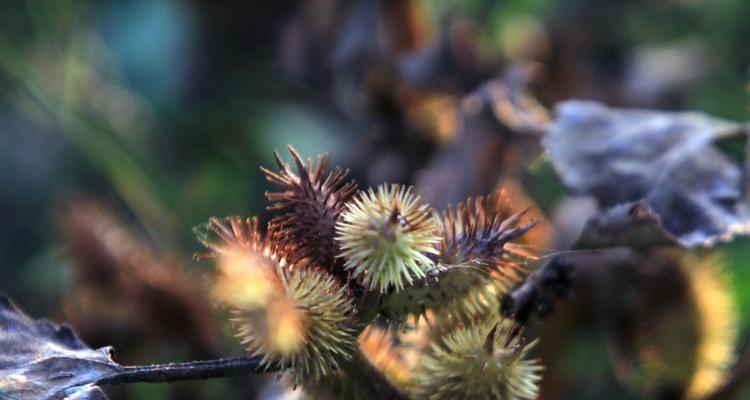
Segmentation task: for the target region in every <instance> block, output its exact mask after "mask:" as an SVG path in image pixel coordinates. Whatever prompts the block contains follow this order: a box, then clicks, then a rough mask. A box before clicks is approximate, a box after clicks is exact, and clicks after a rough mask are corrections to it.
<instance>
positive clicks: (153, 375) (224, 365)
mask: <svg viewBox="0 0 750 400" xmlns="http://www.w3.org/2000/svg"><path fill="white" fill-rule="evenodd" d="M260 360H261V358H260V357H252V358H249V357H238V358H222V359H218V360H205V361H190V362H184V363H173V364H158V365H147V366H136V367H122V369H121V370H120V371H119V372H118V373H116V374H114V375H111V376H108V377H106V378H104V379H102V380H100V381H98V382H96V384H98V385H122V384H126V383H162V382H176V381H186V380H198V379H211V378H223V377H229V376H241V375H250V374H262V373H265V372H272V371H273V370H268V369H266V368H265V367H261V365H260Z"/></svg>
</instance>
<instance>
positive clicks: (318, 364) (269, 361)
mask: <svg viewBox="0 0 750 400" xmlns="http://www.w3.org/2000/svg"><path fill="white" fill-rule="evenodd" d="M208 228H209V229H210V231H212V232H213V233H214V234H215V235H216V236H217V237H218V240H216V241H209V240H206V239H202V240H201V241H202V242H204V244H205V245H206V247H207V248H208V249H209V250H210V251H211V253H210V254H208V256H209V257H213V258H216V259H217V267H218V268H217V273H216V276H215V278H214V280H213V282H212V287H213V292H214V296H215V297H216V299H217V300H219V301H220V302H221V303H223V304H224V305H226V306H228V307H230V308H231V310H232V319H231V320H232V322H233V323H234V324H235V326H237V328H238V331H237V335H238V337H240V338H241V340H242V343H243V344H244V345H245V346H246V349H247V351H248V352H250V353H251V354H252V355H254V356H262V357H263V359H262V364H263V365H265V366H266V367H268V368H270V367H272V366H277V367H281V368H284V367H291V369H292V373H293V380H294V383H295V384H299V383H301V382H302V381H304V380H308V379H309V380H313V381H317V380H319V379H321V378H322V377H323V376H325V375H326V374H330V373H331V372H332V371H333V370H334V369H335V368H336V367H337V365H338V362H339V360H341V359H342V358H348V357H349V356H350V354H351V351H352V350H353V348H354V344H355V341H356V337H355V336H354V330H353V329H352V328H351V324H352V322H351V320H350V312H351V310H352V308H353V306H352V300H351V299H350V297H349V295H348V292H347V290H346V288H342V287H340V286H339V284H338V283H337V281H336V280H335V279H334V278H333V277H332V276H331V275H329V274H328V273H326V272H325V271H323V270H322V269H320V268H293V265H289V264H287V262H286V261H285V259H284V258H282V257H280V256H279V255H278V254H277V253H276V252H275V251H274V249H275V248H276V246H275V244H274V243H272V242H271V241H267V240H265V239H264V238H263V237H262V235H261V234H260V233H259V231H258V221H257V219H252V220H245V221H243V220H241V219H239V218H227V219H226V221H225V222H222V221H220V220H217V219H212V220H211V221H210V222H209V225H208Z"/></svg>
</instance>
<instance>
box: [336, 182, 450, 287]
mask: <svg viewBox="0 0 750 400" xmlns="http://www.w3.org/2000/svg"><path fill="white" fill-rule="evenodd" d="M438 228H439V227H438V225H437V224H436V222H435V219H434V217H433V214H432V211H431V209H430V208H429V207H428V206H427V205H425V204H421V203H420V201H419V196H415V195H414V194H413V193H412V191H411V188H408V189H407V188H405V187H403V186H400V185H391V186H386V185H381V186H379V187H378V189H377V191H373V190H372V189H370V190H368V191H367V192H360V195H359V196H357V197H355V198H354V199H353V200H352V201H350V202H348V203H347V204H346V210H345V211H344V213H343V214H342V215H341V219H340V220H339V221H338V222H337V224H336V240H337V241H338V243H339V246H340V248H341V256H342V257H343V258H344V259H345V260H346V263H345V265H344V268H345V269H346V270H349V271H351V272H352V277H353V278H355V279H357V280H358V281H359V282H360V283H361V284H362V285H363V286H365V287H366V288H368V289H369V290H373V291H375V290H378V291H380V292H386V291H387V290H388V289H389V288H391V287H392V288H394V289H395V290H396V291H398V290H401V289H403V288H404V286H405V285H406V284H411V283H412V282H413V281H414V280H415V279H419V278H424V277H425V276H426V274H427V272H428V271H430V270H432V269H433V268H434V262H433V261H432V259H430V257H429V256H430V255H435V254H437V249H436V248H435V246H436V245H437V243H438V242H439V241H440V236H439V235H438Z"/></svg>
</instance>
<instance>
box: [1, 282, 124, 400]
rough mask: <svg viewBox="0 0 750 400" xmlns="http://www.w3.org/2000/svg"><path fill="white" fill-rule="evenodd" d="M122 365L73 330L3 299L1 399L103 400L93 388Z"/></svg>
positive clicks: (107, 350)
mask: <svg viewBox="0 0 750 400" xmlns="http://www.w3.org/2000/svg"><path fill="white" fill-rule="evenodd" d="M120 368H121V367H120V366H119V365H118V364H116V363H115V362H114V361H113V360H112V357H111V348H109V347H103V348H100V349H96V350H94V349H90V348H88V347H87V346H86V345H85V344H83V342H81V341H80V340H79V339H78V336H76V334H75V332H73V330H72V329H70V328H69V327H67V326H65V325H63V326H58V325H55V324H53V323H51V322H49V321H47V320H43V319H42V320H33V319H31V318H29V317H28V316H26V315H25V314H24V313H23V312H22V311H21V310H19V309H18V308H17V307H16V306H15V305H14V304H13V303H12V302H11V301H10V299H9V298H7V297H5V296H3V295H0V398H2V399H12V400H22V399H79V400H80V399H103V398H105V397H104V395H103V394H102V392H101V391H100V390H99V389H98V388H97V387H96V386H95V385H94V384H95V383H96V382H97V381H99V380H101V379H103V378H105V377H108V376H111V375H114V374H116V373H117V372H118V371H119V369H120Z"/></svg>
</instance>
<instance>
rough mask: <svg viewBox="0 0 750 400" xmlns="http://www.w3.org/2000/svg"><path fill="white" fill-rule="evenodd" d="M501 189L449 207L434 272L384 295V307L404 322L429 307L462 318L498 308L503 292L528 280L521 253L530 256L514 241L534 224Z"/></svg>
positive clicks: (469, 317) (438, 312)
mask: <svg viewBox="0 0 750 400" xmlns="http://www.w3.org/2000/svg"><path fill="white" fill-rule="evenodd" d="M522 216H523V212H521V213H516V214H514V213H513V212H512V210H511V208H510V205H509V204H508V202H507V201H506V199H505V196H503V195H502V194H500V193H497V194H495V195H490V196H482V197H478V198H476V199H472V198H469V199H467V200H466V206H464V205H463V204H462V203H459V204H458V205H457V206H456V208H455V210H454V209H452V208H448V209H447V210H445V211H444V212H443V213H442V216H441V218H440V219H439V222H440V225H441V228H442V229H441V233H442V237H441V240H440V245H439V249H440V253H439V255H438V257H437V262H438V268H437V271H436V273H435V274H433V275H432V276H430V277H428V278H426V279H424V280H423V282H420V284H414V285H413V286H411V287H409V288H407V289H405V290H403V291H400V292H398V293H391V294H389V295H388V296H387V297H386V298H385V299H384V300H383V307H382V309H383V312H384V313H385V314H386V315H387V316H388V317H389V319H390V320H391V321H394V322H401V321H403V320H405V319H406V318H407V317H409V316H417V317H419V316H420V315H423V314H424V313H425V312H426V311H427V310H433V311H434V312H435V313H436V314H444V315H446V316H448V317H449V318H451V319H453V320H455V321H458V320H467V319H471V318H473V317H474V316H477V315H486V312H485V311H488V310H496V309H497V308H498V307H499V304H498V297H499V296H501V295H503V294H505V293H507V292H508V291H509V289H510V288H511V287H513V286H514V285H515V284H516V283H518V282H520V281H521V280H522V279H523V276H524V274H525V268H524V266H523V264H522V261H521V260H519V259H520V258H521V256H523V257H527V258H532V257H531V255H529V254H526V253H525V252H522V251H521V250H519V249H517V248H514V247H513V245H512V244H511V243H509V241H511V240H513V239H516V238H518V237H519V236H521V235H522V234H524V233H525V232H526V231H528V230H529V229H530V228H531V227H532V225H533V224H532V223H527V224H522V225H520V226H519V222H520V220H521V217H522Z"/></svg>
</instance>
